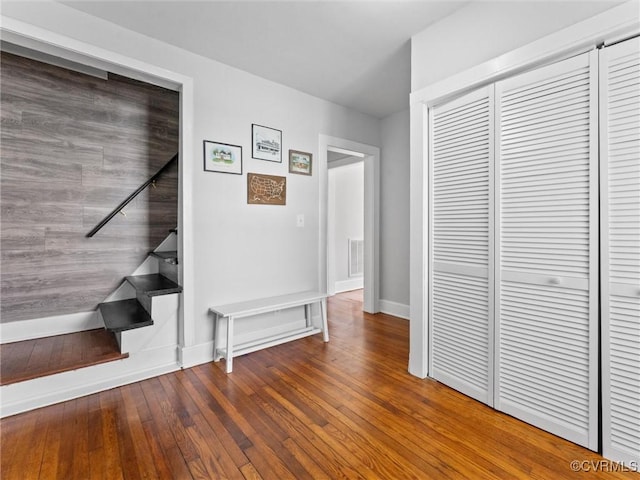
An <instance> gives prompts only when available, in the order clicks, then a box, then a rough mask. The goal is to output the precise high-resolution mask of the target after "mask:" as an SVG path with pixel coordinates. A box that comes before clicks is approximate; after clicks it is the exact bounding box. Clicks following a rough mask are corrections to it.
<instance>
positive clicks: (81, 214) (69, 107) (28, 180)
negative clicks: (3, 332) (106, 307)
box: [0, 52, 179, 322]
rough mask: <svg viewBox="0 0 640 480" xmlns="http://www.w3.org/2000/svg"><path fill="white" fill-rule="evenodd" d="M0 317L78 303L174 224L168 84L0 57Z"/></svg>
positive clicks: (174, 105)
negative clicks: (118, 211) (154, 178)
mask: <svg viewBox="0 0 640 480" xmlns="http://www.w3.org/2000/svg"><path fill="white" fill-rule="evenodd" d="M0 62H1V69H0V82H1V83H0V86H1V92H0V111H1V114H2V125H1V130H0V134H1V144H0V150H1V164H0V165H1V170H0V175H1V180H0V182H1V185H0V187H1V192H0V203H1V209H2V217H1V220H2V224H1V229H0V249H1V264H0V267H1V271H2V279H1V290H0V294H1V296H2V306H1V321H2V322H12V321H18V320H25V319H32V318H41V317H47V316H53V315H61V314H68V313H75V312H83V311H90V310H93V309H95V308H96V305H97V304H98V303H99V302H101V301H103V300H104V299H105V298H106V297H107V296H108V295H109V294H110V293H111V292H112V291H113V290H114V289H115V288H116V287H117V286H118V285H119V284H120V282H121V280H122V278H123V277H124V276H126V275H130V274H131V273H132V272H133V270H134V269H135V268H136V267H137V266H138V265H139V264H140V263H141V262H142V261H143V260H144V258H145V256H146V254H147V252H149V251H150V250H153V249H154V248H155V247H157V245H158V244H159V243H160V242H161V241H162V240H163V239H164V238H165V237H166V236H167V235H168V233H169V229H170V228H175V227H176V225H177V208H178V207H177V200H178V181H177V179H178V173H177V172H178V169H177V166H173V167H172V168H171V169H170V171H169V172H168V173H167V174H166V175H164V176H163V177H161V178H160V179H159V180H158V183H157V188H155V189H154V188H151V187H150V188H148V189H147V190H145V191H144V192H143V193H142V194H141V195H140V196H138V198H137V199H136V200H134V202H133V203H131V204H130V205H129V206H128V207H127V208H126V209H125V212H126V217H125V216H122V215H117V216H116V217H114V218H113V219H112V220H111V222H110V223H109V224H107V225H106V226H105V227H104V228H103V229H102V230H101V231H100V232H98V233H97V234H96V236H95V237H93V238H86V237H85V235H86V233H87V232H88V231H89V230H91V228H93V227H94V226H95V225H96V224H97V223H98V222H99V221H100V220H101V219H102V218H103V217H104V216H106V215H107V214H108V213H109V212H110V211H111V210H112V209H113V208H114V207H116V206H117V205H118V204H119V203H120V202H121V201H122V200H124V199H125V198H126V197H127V196H128V195H129V194H130V193H132V192H133V191H134V190H135V189H136V188H137V187H138V186H139V185H140V184H142V183H143V182H144V181H146V180H147V179H148V178H149V177H150V176H151V175H153V174H154V173H155V172H156V171H157V170H158V169H160V168H161V167H162V166H163V165H164V164H165V163H166V162H167V161H168V160H169V159H171V157H172V156H173V155H174V154H175V153H176V152H177V151H178V131H179V129H178V126H179V94H178V93H177V92H174V91H170V90H166V89H163V88H160V87H156V86H152V85H148V84H145V83H142V82H138V81H134V80H130V79H126V78H123V77H119V76H116V75H112V74H109V77H108V80H103V79H100V78H96V77H92V76H88V75H85V74H81V73H77V72H73V71H69V70H66V69H63V68H59V67H55V66H52V65H48V64H44V63H40V62H37V61H33V60H29V59H26V58H22V57H19V56H15V55H12V54H8V53H6V52H2V53H1V57H0Z"/></svg>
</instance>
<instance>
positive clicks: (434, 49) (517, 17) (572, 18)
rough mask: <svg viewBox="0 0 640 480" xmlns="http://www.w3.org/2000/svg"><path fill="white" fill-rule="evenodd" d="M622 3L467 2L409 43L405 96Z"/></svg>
mask: <svg viewBox="0 0 640 480" xmlns="http://www.w3.org/2000/svg"><path fill="white" fill-rule="evenodd" d="M620 3H623V2H622V1H618V0H615V1H517V2H506V1H498V2H495V1H482V2H471V3H469V5H467V6H465V7H463V8H461V9H459V10H457V11H456V12H454V13H453V14H451V15H449V16H448V17H445V18H444V19H442V20H440V21H439V22H437V23H435V24H433V25H432V26H430V27H429V28H427V29H426V30H424V31H422V32H420V33H418V34H416V35H414V36H413V37H412V38H411V91H412V92H414V91H416V90H419V89H420V88H422V87H425V86H427V85H431V84H433V83H435V82H437V81H439V80H443V79H445V78H447V77H450V76H451V75H453V74H455V73H458V72H461V71H463V70H466V69H467V68H471V67H473V66H475V65H478V64H480V63H482V62H485V61H488V60H491V59H493V58H495V57H497V56H499V55H501V54H503V53H506V52H509V51H511V50H514V49H516V48H518V47H521V46H523V45H526V44H528V43H530V42H533V41H534V40H537V39H539V38H541V37H543V36H545V35H548V34H550V33H552V32H556V31H558V30H561V29H562V28H565V27H567V26H570V25H573V24H574V23H577V22H579V21H581V20H584V19H586V18H589V17H592V16H594V15H596V14H598V13H600V12H602V11H604V10H608V9H610V8H613V7H615V6H616V5H619V4H620Z"/></svg>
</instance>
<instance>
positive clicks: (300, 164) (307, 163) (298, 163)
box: [289, 150, 313, 175]
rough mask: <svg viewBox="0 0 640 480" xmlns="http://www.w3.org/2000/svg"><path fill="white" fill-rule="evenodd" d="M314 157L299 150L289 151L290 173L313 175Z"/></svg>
mask: <svg viewBox="0 0 640 480" xmlns="http://www.w3.org/2000/svg"><path fill="white" fill-rule="evenodd" d="M312 159H313V155H311V154H310V153H307V152H299V151H298V150H289V173H297V174H299V175H311V162H312Z"/></svg>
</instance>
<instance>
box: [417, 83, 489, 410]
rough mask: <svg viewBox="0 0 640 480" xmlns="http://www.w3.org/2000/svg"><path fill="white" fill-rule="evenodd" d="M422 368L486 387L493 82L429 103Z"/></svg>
mask: <svg viewBox="0 0 640 480" xmlns="http://www.w3.org/2000/svg"><path fill="white" fill-rule="evenodd" d="M429 123H430V130H431V135H430V138H431V142H430V148H431V156H430V158H431V165H429V169H430V175H429V176H430V179H431V195H432V196H431V202H430V207H431V215H430V218H431V225H430V227H431V241H430V245H429V247H430V249H429V251H430V256H431V265H430V266H431V271H430V288H429V293H430V322H429V327H430V337H429V338H430V349H429V352H430V354H429V361H430V365H429V371H430V375H431V376H432V377H433V378H435V379H437V380H440V381H441V382H443V383H445V384H447V385H449V386H451V387H453V388H455V389H456V390H459V391H461V392H463V393H465V394H467V395H469V396H471V397H473V398H475V399H477V400H480V401H482V402H485V403H488V404H492V403H493V399H492V393H493V383H492V380H493V360H492V355H493V335H492V323H493V322H492V320H493V244H492V240H491V239H492V233H491V232H492V229H493V220H492V215H491V212H492V210H493V200H492V198H493V195H492V193H491V192H492V187H493V184H492V183H493V182H492V174H491V164H492V156H493V134H492V131H493V87H490V88H489V87H488V88H484V89H482V90H480V91H477V92H474V93H472V94H470V95H467V96H465V97H463V98H459V99H457V100H455V101H453V102H450V103H448V104H446V105H442V106H440V107H436V108H433V109H431V110H430V122H429Z"/></svg>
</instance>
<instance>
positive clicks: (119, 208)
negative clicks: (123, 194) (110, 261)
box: [87, 153, 178, 237]
mask: <svg viewBox="0 0 640 480" xmlns="http://www.w3.org/2000/svg"><path fill="white" fill-rule="evenodd" d="M177 161H178V154H177V153H176V154H175V155H174V156H173V157H172V158H171V160H169V161H168V162H167V163H166V164H165V165H164V167H162V168H161V169H160V170H158V171H157V172H156V173H155V174H154V175H153V176H152V177H151V178H149V180H147V181H146V182H144V183H143V184H142V185H140V186H139V187H138V188H137V189H136V191H135V192H133V193H132V194H131V195H129V196H128V197H127V198H126V199H125V200H123V201H122V202H121V203H120V205H118V206H117V207H116V208H114V209H113V210H112V211H111V213H110V214H109V215H107V216H106V217H104V218H103V219H102V220H101V221H100V223H98V224H97V225H96V226H95V227H93V229H92V230H91V231H90V232H89V233H87V237H93V236H94V235H95V234H96V233H98V231H100V229H101V228H102V227H104V226H105V225H106V224H107V223H109V220H111V219H112V218H113V217H115V216H116V215H117V214H118V213H120V212H122V209H123V208H124V207H126V206H127V205H128V204H129V203H130V202H131V201H132V200H133V199H134V198H136V197H137V196H138V195H139V194H140V193H141V192H142V191H143V190H144V189H145V188H147V187H148V186H149V185H151V184H152V183H154V182H155V181H156V179H157V178H158V177H159V176H160V175H162V174H163V173H164V172H165V171H166V170H167V169H168V168H169V167H170V166H171V164H172V163H173V162H177Z"/></svg>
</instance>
